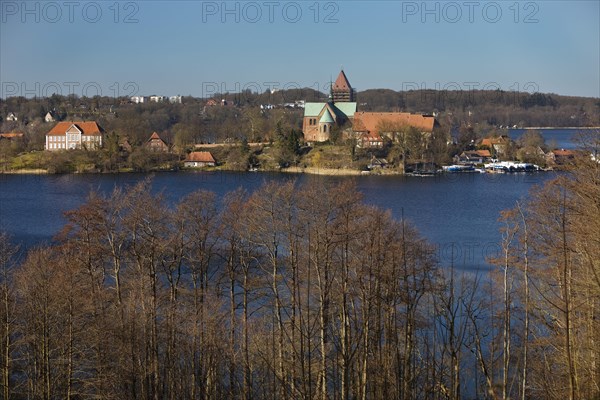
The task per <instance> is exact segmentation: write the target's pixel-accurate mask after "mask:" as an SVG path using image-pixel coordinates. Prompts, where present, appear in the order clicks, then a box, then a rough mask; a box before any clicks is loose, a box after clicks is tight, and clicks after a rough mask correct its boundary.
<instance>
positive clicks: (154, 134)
mask: <svg viewBox="0 0 600 400" xmlns="http://www.w3.org/2000/svg"><path fill="white" fill-rule="evenodd" d="M155 139H158V140H162V139H161V138H160V136H158V133H156V132H154V133H153V134H152V136H150V139H148V141H150V140H155Z"/></svg>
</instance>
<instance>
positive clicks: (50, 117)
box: [44, 111, 56, 122]
mask: <svg viewBox="0 0 600 400" xmlns="http://www.w3.org/2000/svg"><path fill="white" fill-rule="evenodd" d="M44 121H46V122H54V121H56V119H55V118H54V115H52V112H51V111H48V112H47V113H46V116H45V117H44Z"/></svg>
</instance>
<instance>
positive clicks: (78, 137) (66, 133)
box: [46, 121, 102, 151]
mask: <svg viewBox="0 0 600 400" xmlns="http://www.w3.org/2000/svg"><path fill="white" fill-rule="evenodd" d="M100 147H102V131H101V129H100V127H99V126H98V124H96V122H94V121H64V122H59V123H58V124H56V126H54V128H52V129H51V130H50V132H48V133H47V134H46V150H50V151H56V150H68V149H87V150H94V149H98V148H100Z"/></svg>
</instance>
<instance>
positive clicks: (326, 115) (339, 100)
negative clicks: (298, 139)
mask: <svg viewBox="0 0 600 400" xmlns="http://www.w3.org/2000/svg"><path fill="white" fill-rule="evenodd" d="M354 98H355V94H354V89H352V86H350V82H348V78H347V77H346V74H345V73H344V71H343V70H342V71H340V74H339V75H338V77H337V79H336V80H335V83H333V84H332V85H331V95H330V99H329V101H328V102H322V103H306V104H305V105H304V119H303V121H302V132H303V133H304V140H305V141H306V142H309V143H311V142H325V141H327V140H329V137H330V135H331V131H332V129H335V128H339V127H341V126H342V125H344V124H345V123H346V122H348V121H352V119H353V118H354V113H355V112H356V102H355V101H354Z"/></svg>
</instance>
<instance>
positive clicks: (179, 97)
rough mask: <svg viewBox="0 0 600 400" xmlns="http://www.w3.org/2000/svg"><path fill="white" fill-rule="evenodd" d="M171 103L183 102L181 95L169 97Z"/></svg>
mask: <svg viewBox="0 0 600 400" xmlns="http://www.w3.org/2000/svg"><path fill="white" fill-rule="evenodd" d="M169 103H173V104H181V96H179V95H177V96H171V97H169Z"/></svg>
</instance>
